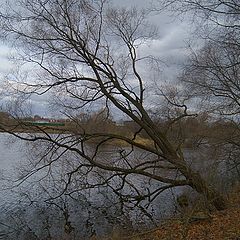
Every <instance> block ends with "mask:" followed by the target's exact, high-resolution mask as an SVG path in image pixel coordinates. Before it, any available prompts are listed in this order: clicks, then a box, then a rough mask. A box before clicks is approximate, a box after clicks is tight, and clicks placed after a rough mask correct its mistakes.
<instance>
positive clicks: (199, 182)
mask: <svg viewBox="0 0 240 240" xmlns="http://www.w3.org/2000/svg"><path fill="white" fill-rule="evenodd" d="M184 165H185V166H182V167H183V168H182V169H180V171H181V172H182V173H183V174H184V176H185V177H186V178H187V179H188V180H189V186H190V187H192V188H193V189H194V190H196V191H197V192H198V193H200V194H202V195H203V196H204V197H206V199H207V200H208V201H209V203H210V204H211V205H213V206H214V207H215V208H216V209H217V210H224V209H226V208H227V200H226V199H225V198H224V197H223V195H222V194H221V193H220V192H218V191H217V190H216V189H214V188H213V187H212V186H210V184H208V183H207V181H206V180H205V179H204V178H203V177H202V176H201V175H200V174H199V173H198V172H194V171H193V170H192V169H190V168H189V167H187V166H186V162H185V164H184Z"/></svg>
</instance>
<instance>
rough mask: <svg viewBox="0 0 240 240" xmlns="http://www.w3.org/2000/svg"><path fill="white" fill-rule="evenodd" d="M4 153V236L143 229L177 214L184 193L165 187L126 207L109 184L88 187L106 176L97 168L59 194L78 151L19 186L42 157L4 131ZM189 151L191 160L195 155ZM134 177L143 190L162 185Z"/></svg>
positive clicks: (0, 143) (0, 141)
mask: <svg viewBox="0 0 240 240" xmlns="http://www.w3.org/2000/svg"><path fill="white" fill-rule="evenodd" d="M45 148H47V146H46V147H44V150H45ZM0 152H1V155H0V169H1V170H0V190H1V192H0V206H1V215H0V216H1V217H0V239H6V240H7V239H9V240H10V239H16V238H18V239H19V240H21V239H61V237H62V236H64V235H67V238H66V239H79V238H80V239H88V238H89V237H90V236H91V235H95V234H96V235H104V234H108V233H109V232H112V231H113V230H114V231H122V230H123V229H128V230H132V229H135V230H137V229H139V228H140V229H141V230H142V229H144V228H148V227H151V226H154V225H155V224H157V223H159V222H160V221H161V220H162V219H165V218H168V217H169V216H171V215H172V214H173V213H175V212H176V209H177V206H176V201H175V199H176V196H177V195H180V194H181V193H182V191H183V190H184V191H185V189H184V188H176V189H174V190H168V191H164V192H163V193H162V194H160V195H158V196H157V197H156V199H155V200H154V201H153V202H152V203H151V204H149V205H148V207H146V206H147V201H142V202H141V203H140V204H139V205H138V206H134V204H133V203H130V202H129V204H126V203H125V204H124V205H123V204H122V201H120V199H119V197H118V196H117V195H116V194H114V192H113V191H112V189H111V188H110V187H108V186H106V185H105V186H99V187H97V188H96V187H95V188H86V189H85V188H84V186H86V185H87V184H89V182H93V181H94V180H95V182H96V181H98V179H100V177H102V176H101V174H100V173H99V172H94V173H93V174H92V173H91V174H92V175H91V174H90V175H89V176H88V177H86V174H82V173H79V175H77V177H75V178H74V179H73V180H72V182H73V184H72V185H71V187H72V190H73V191H72V193H71V194H70V193H69V192H68V194H65V193H64V194H61V193H62V190H63V188H64V186H65V183H66V172H67V171H69V170H71V169H72V168H74V166H75V165H74V164H75V161H76V164H77V163H78V164H79V162H78V160H79V159H78V158H79V157H78V156H74V155H72V156H68V157H66V156H65V158H66V159H64V157H63V158H62V161H61V163H62V164H61V165H59V164H58V165H56V166H55V168H54V169H53V168H44V169H43V170H41V171H38V172H37V173H36V174H33V175H32V176H31V177H29V178H27V179H25V181H24V182H23V183H21V184H20V185H18V184H19V183H20V182H21V181H17V182H16V181H15V180H16V179H21V177H22V176H24V174H25V171H29V169H31V167H32V165H33V164H35V163H36V162H38V161H37V157H39V156H38V155H37V154H35V152H34V147H33V146H30V145H29V144H26V142H23V141H20V140H19V139H16V138H13V137H10V136H9V135H7V134H5V133H1V134H0ZM36 152H37V151H36ZM38 152H39V151H38ZM185 154H186V155H188V157H189V158H190V157H191V155H192V154H194V153H193V152H191V151H188V152H187V153H185ZM199 157H200V158H201V157H202V156H201V155H199ZM33 158H35V160H34V162H33V161H32V159H33ZM69 159H71V161H69ZM43 161H47V160H45V159H43ZM58 162H59V161H58ZM198 163H199V162H198ZM54 164H55V162H53V163H52V165H53V167H54ZM208 164H209V163H207V161H206V162H201V164H197V163H194V166H195V168H196V169H203V172H204V171H206V168H207V167H209V165H208ZM34 167H35V168H36V166H35V165H34ZM81 174H82V175H81ZM131 181H134V183H135V184H136V185H137V186H138V188H139V189H140V190H142V191H146V190H147V189H151V188H152V189H155V188H157V187H158V184H159V183H156V182H153V181H149V180H148V179H144V178H143V177H139V176H133V179H131ZM74 184H75V185H74ZM116 184H118V183H116ZM70 189H71V188H70ZM76 189H78V191H76ZM56 196H57V197H56ZM26 236H27V238H26ZM50 237H51V238H50Z"/></svg>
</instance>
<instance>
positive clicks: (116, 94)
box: [1, 0, 226, 210]
mask: <svg viewBox="0 0 240 240" xmlns="http://www.w3.org/2000/svg"><path fill="white" fill-rule="evenodd" d="M13 4H14V6H13V5H11V4H10V3H7V2H6V3H5V4H3V7H2V9H1V29H2V30H1V31H2V33H4V34H5V35H6V38H7V39H8V40H9V41H12V42H13V43H14V44H15V45H16V46H18V48H19V52H20V54H21V57H22V60H23V61H24V62H28V63H30V66H34V67H33V72H32V74H29V76H25V77H26V78H25V79H24V80H23V81H21V82H19V81H18V80H19V79H16V81H17V83H14V84H12V86H13V87H14V88H15V89H16V90H17V92H18V93H19V94H23V96H25V97H26V96H28V95H31V94H39V95H42V94H44V93H47V92H50V91H52V90H53V89H55V91H56V93H57V94H55V96H58V102H59V103H61V104H62V105H63V107H64V111H65V112H66V113H68V110H69V109H70V110H77V111H80V110H81V109H82V108H84V107H86V106H87V105H90V104H93V103H94V102H102V103H104V104H105V106H106V107H107V108H108V107H109V106H110V105H111V106H114V108H115V109H118V110H120V112H122V113H123V114H125V115H126V116H128V117H129V118H130V119H131V120H133V121H134V122H135V123H136V124H137V125H138V126H139V130H138V131H137V132H135V133H134V134H133V136H131V137H129V136H125V135H124V133H122V134H109V133H105V132H96V133H91V134H89V133H87V132H84V131H83V132H81V134H77V133H73V134H71V133H69V132H68V134H65V135H62V134H57V135H51V134H49V133H48V131H47V130H44V129H41V128H39V129H38V132H39V131H41V134H36V133H35V134H34V133H29V134H27V135H21V134H17V133H16V132H14V131H11V129H10V128H8V129H7V130H8V132H11V134H13V135H15V136H17V137H19V138H21V139H24V140H27V141H30V142H35V141H38V142H43V143H44V142H48V143H49V144H48V147H47V148H46V149H45V153H44V156H45V157H47V158H48V161H44V159H45V158H42V160H39V161H38V165H37V166H35V170H34V171H31V172H30V173H28V174H26V175H25V176H24V177H23V179H25V178H27V177H28V176H29V175H32V174H33V173H34V172H35V171H38V170H39V169H42V168H50V167H51V165H52V164H54V162H56V161H61V159H62V158H64V157H65V156H66V153H67V152H71V153H72V154H74V155H75V156H77V157H78V158H79V159H80V161H79V163H78V165H77V166H75V168H74V169H72V170H71V171H69V172H67V173H66V181H65V187H64V191H63V192H62V193H61V194H66V193H67V194H71V193H72V192H74V190H73V189H72V187H73V186H74V183H73V182H72V180H73V178H74V177H78V174H80V172H81V171H82V172H84V173H85V174H89V173H95V174H97V175H99V176H101V179H102V180H101V181H99V182H97V183H92V182H91V181H90V180H89V179H88V178H87V179H88V181H87V183H86V184H87V185H86V186H88V187H89V188H93V187H97V186H99V185H100V184H101V185H107V186H109V187H110V188H112V189H113V191H114V192H115V193H116V194H118V195H119V197H121V198H122V199H123V201H130V200H133V201H135V202H137V203H139V202H141V201H142V200H144V199H148V200H149V201H153V200H154V199H155V198H156V197H157V196H158V195H159V194H160V193H161V192H162V191H164V190H166V189H169V188H172V187H177V186H190V187H191V188H193V189H195V190H196V191H197V192H198V193H200V194H203V195H204V196H205V197H206V198H207V199H208V200H209V201H210V202H211V203H212V204H213V205H214V206H215V207H216V209H218V210H222V209H224V208H226V202H225V200H224V198H223V197H222V196H221V194H220V193H219V192H217V191H216V190H215V189H214V188H213V186H210V184H209V183H207V182H206V181H205V180H204V178H203V177H202V176H201V175H200V174H199V173H198V172H195V171H194V170H193V169H192V168H191V167H190V166H189V165H188V163H187V162H186V160H185V158H184V154H183V152H182V150H181V148H180V147H175V146H174V144H172V143H171V142H170V141H169V139H168V137H167V134H166V133H164V131H161V129H159V128H158V127H157V126H156V124H155V123H154V122H153V121H152V119H151V118H150V116H149V114H148V112H147V110H146V109H145V92H146V91H147V89H145V86H146V85H147V84H150V80H149V79H148V75H146V73H144V72H143V71H141V67H142V66H144V67H145V68H146V66H147V64H148V63H149V62H150V61H149V60H151V61H152V58H151V57H150V56H141V54H142V53H141V51H140V50H141V45H142V44H145V43H147V41H150V40H151V39H152V38H153V37H155V28H154V27H152V26H150V25H149V24H148V22H147V20H146V18H147V15H146V12H145V11H138V10H136V9H134V8H132V9H114V8H112V7H110V6H108V5H107V3H106V1H105V0H98V1H87V0H82V1H74V0H52V1H45V0H34V1H32V0H19V1H16V2H14V3H13ZM15 6H17V10H16V7H15ZM33 79H35V82H34V81H33ZM12 80H13V79H12ZM62 97H63V101H61V99H62ZM175 107H178V108H179V109H182V111H180V112H182V115H183V116H182V117H185V116H187V113H186V111H187V107H186V105H177V104H175ZM79 127H81V126H79ZM9 129H10V130H9ZM143 130H144V131H145V133H146V134H147V135H148V138H149V139H150V140H151V144H143V143H141V142H138V141H136V140H137V137H138V135H139V134H140V133H141V132H142V131H143ZM33 132H34V130H33ZM93 139H94V141H95V147H94V148H92V147H91V148H90V147H89V142H90V141H92V140H93ZM113 139H115V140H116V139H117V140H118V141H121V142H124V144H125V146H127V147H126V148H125V149H122V147H118V146H117V145H116V146H114V149H113V150H114V151H113V153H112V154H105V155H104V156H103V155H102V153H101V151H102V150H101V147H102V145H103V144H106V143H108V142H111V141H112V140H113ZM136 149H138V150H139V151H141V152H143V153H144V154H142V155H141V156H144V158H143V157H137V156H136V155H135V154H134V152H135V150H136ZM66 158H67V157H66ZM39 165H40V166H39ZM132 175H137V176H142V177H143V178H145V179H151V181H154V182H157V183H162V184H161V185H160V186H158V187H156V188H155V189H154V190H151V189H148V190H147V191H146V192H142V191H139V190H138V187H137V186H136V185H135V184H134V181H132V179H131V176H132ZM80 176H81V174H80ZM115 180H117V181H118V184H116V183H114V182H116V181H115ZM124 189H128V190H131V191H128V192H126V191H124Z"/></svg>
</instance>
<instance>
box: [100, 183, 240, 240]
mask: <svg viewBox="0 0 240 240" xmlns="http://www.w3.org/2000/svg"><path fill="white" fill-rule="evenodd" d="M229 202H230V203H229V208H228V209H227V210H224V211H218V212H214V213H211V214H209V216H208V217H206V218H202V219H201V218H199V219H196V218H193V216H192V217H191V216H187V215H186V216H184V215H183V216H182V218H179V219H171V220H168V221H166V222H164V223H163V224H162V225H161V226H159V227H157V228H154V229H151V230H149V231H144V232H141V233H135V234H131V235H130V236H120V235H121V234H119V233H112V236H109V237H105V238H99V239H98V238H97V240H120V239H121V240H209V239H211V240H239V239H240V221H239V217H240V186H238V187H237V188H236V189H235V190H234V192H232V193H231V194H230V195H229Z"/></svg>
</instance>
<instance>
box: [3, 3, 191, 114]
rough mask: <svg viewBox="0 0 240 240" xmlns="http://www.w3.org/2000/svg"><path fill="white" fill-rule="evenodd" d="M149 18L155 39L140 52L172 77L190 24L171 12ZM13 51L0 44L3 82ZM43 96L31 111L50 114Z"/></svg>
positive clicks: (180, 60)
mask: <svg viewBox="0 0 240 240" xmlns="http://www.w3.org/2000/svg"><path fill="white" fill-rule="evenodd" d="M112 1H113V3H114V4H115V5H116V6H126V7H129V6H130V5H129V4H131V5H132V6H136V7H138V8H141V7H144V8H147V7H149V6H150V3H151V2H152V0H131V1H130V0H112ZM150 21H151V22H153V23H154V24H155V25H156V26H157V27H158V38H156V39H154V40H152V41H151V42H150V43H149V44H148V46H146V47H145V49H144V46H143V48H142V51H145V52H147V53H149V54H153V55H157V56H159V57H160V58H161V59H162V60H163V62H165V63H166V64H165V65H164V71H163V75H162V78H163V79H168V80H169V79H171V80H173V79H174V78H175V77H176V74H177V72H178V71H179V69H181V64H182V63H183V61H184V59H186V56H187V55H188V51H187V49H186V46H187V45H188V41H189V38H190V32H191V27H190V24H189V23H188V21H187V20H186V19H184V20H181V21H180V20H179V19H178V20H177V19H174V18H173V17H171V16H170V13H166V12H165V13H164V12H162V13H158V14H157V13H156V14H152V16H151V18H150ZM12 52H13V50H11V48H10V47H9V46H7V44H6V43H1V44H0V77H1V79H2V80H1V81H4V79H5V76H6V75H7V74H8V72H9V71H11V69H12V68H14V65H13V63H12V62H11V61H10V60H9V56H10V55H11V54H12ZM46 103H47V100H46V97H42V98H39V97H33V98H32V104H33V111H34V113H38V114H41V115H49V111H48V109H47V104H46Z"/></svg>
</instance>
